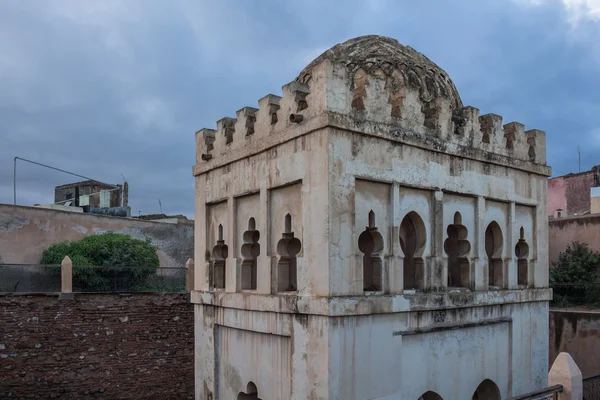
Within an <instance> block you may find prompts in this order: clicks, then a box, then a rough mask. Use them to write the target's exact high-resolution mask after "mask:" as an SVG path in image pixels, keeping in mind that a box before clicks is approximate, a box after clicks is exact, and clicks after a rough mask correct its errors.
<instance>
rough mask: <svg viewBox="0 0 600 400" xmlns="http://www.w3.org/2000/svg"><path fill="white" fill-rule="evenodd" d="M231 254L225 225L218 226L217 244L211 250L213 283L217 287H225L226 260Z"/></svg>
mask: <svg viewBox="0 0 600 400" xmlns="http://www.w3.org/2000/svg"><path fill="white" fill-rule="evenodd" d="M228 255H229V248H228V247H227V245H226V244H225V240H224V239H223V225H222V224H219V226H218V227H217V244H216V245H215V246H214V247H213V249H212V252H211V261H212V285H213V288H215V289H225V279H226V276H225V262H226V261H225V260H226V259H227V256H228Z"/></svg>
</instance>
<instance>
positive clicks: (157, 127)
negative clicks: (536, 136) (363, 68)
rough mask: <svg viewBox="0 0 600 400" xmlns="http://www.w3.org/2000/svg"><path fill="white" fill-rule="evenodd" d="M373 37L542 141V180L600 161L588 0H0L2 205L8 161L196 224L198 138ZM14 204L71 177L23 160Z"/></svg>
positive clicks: (598, 44)
mask: <svg viewBox="0 0 600 400" xmlns="http://www.w3.org/2000/svg"><path fill="white" fill-rule="evenodd" d="M365 34H380V35H386V36H391V37H394V38H396V39H398V40H399V41H400V42H401V43H403V44H406V45H410V46H412V47H414V48H415V49H417V50H419V51H420V52H422V53H424V54H425V55H427V56H428V57H429V58H430V59H432V60H433V61H434V62H436V63H437V64H438V65H440V66H441V67H442V68H443V69H445V70H446V71H447V72H448V73H449V74H450V76H451V77H452V78H453V80H454V82H455V84H456V86H457V87H458V90H459V92H460V94H461V97H462V99H463V102H464V103H465V104H466V105H473V106H475V107H477V108H479V109H480V110H481V113H482V114H484V113H496V114H500V115H502V116H503V117H504V121H505V122H510V121H515V120H516V121H519V122H522V123H524V124H525V125H526V128H527V129H529V128H538V129H543V130H545V131H546V132H547V134H548V139H547V140H548V162H549V164H550V165H552V167H553V173H554V175H562V174H566V173H569V172H577V170H578V161H577V158H578V156H577V146H578V145H579V146H580V147H581V168H582V170H585V169H589V168H590V167H591V166H592V165H595V164H600V151H599V150H600V124H599V123H598V121H599V119H600V74H599V72H600V40H598V38H600V0H487V1H483V0H471V1H466V0H463V1H461V0H453V1H447V0H422V1H414V0H406V1H392V0H390V1H384V0H381V1H378V0H371V1H365V0H361V1H350V0H344V1H341V0H340V1H335V2H334V1H327V0H317V1H313V0H303V1H302V2H291V1H278V2H276V1H268V0H260V1H259V0H255V1H248V0H246V1H244V0H238V1H229V0H219V1H198V0H189V1H187V0H139V1H138V0H121V1H99V0H98V1H82V0H64V1H62V0H53V1H50V0H35V1H34V0H31V1H30V0H18V1H17V0H0V203H12V202H13V190H12V189H13V188H12V185H13V158H14V157H15V156H18V157H23V158H27V159H31V160H34V161H38V162H42V163H46V164H50V165H53V166H57V167H59V168H62V169H66V170H69V171H73V172H76V173H78V174H81V175H84V176H89V177H92V178H94V179H97V180H100V181H104V182H110V183H120V182H122V177H121V174H123V176H125V178H127V180H128V181H129V185H130V205H131V206H132V212H133V213H134V214H136V215H137V214H138V213H140V212H142V213H144V214H148V213H155V212H159V204H158V200H159V199H160V201H161V202H162V206H163V211H164V212H165V213H168V214H179V213H181V214H185V215H188V216H189V217H193V186H194V184H193V179H192V175H191V167H192V164H193V163H194V157H195V155H194V132H195V131H196V130H198V129H200V128H202V127H211V128H212V127H214V126H215V121H217V120H218V119H220V118H222V117H224V116H235V111H236V110H238V109H240V108H242V107H243V106H246V105H249V106H255V107H256V106H257V100H258V99H259V98H260V97H263V96H264V95H266V94H268V93H276V94H277V93H280V92H281V86H282V85H283V84H285V83H287V82H289V81H291V80H293V79H294V78H295V77H296V75H297V73H298V72H299V71H300V70H301V69H302V68H303V67H304V66H305V65H306V64H307V63H309V62H310V61H311V60H312V59H313V58H315V57H316V56H318V55H319V54H320V53H321V52H323V51H324V50H326V49H327V48H329V47H331V46H333V45H334V44H336V43H339V42H342V41H344V40H346V39H349V38H352V37H355V36H360V35H365ZM17 171H18V179H17V202H18V203H19V204H23V205H31V204H34V203H51V202H53V193H54V186H56V185H60V184H64V183H69V182H71V181H73V180H77V179H78V178H75V177H70V176H68V175H65V174H61V173H59V172H56V171H50V170H46V169H43V168H40V167H37V166H33V165H29V164H26V163H23V162H19V164H18V169H17Z"/></svg>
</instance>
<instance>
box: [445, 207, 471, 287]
mask: <svg viewBox="0 0 600 400" xmlns="http://www.w3.org/2000/svg"><path fill="white" fill-rule="evenodd" d="M446 233H447V234H448V238H447V239H446V240H445V241H444V251H445V252H446V254H447V255H448V286H449V287H469V285H470V264H469V258H468V255H469V252H470V251H471V243H469V240H468V239H467V238H468V236H469V231H468V230H467V227H466V226H464V225H463V224H462V216H461V215H460V213H459V212H456V213H455V214H454V223H453V224H450V225H448V229H447V230H446Z"/></svg>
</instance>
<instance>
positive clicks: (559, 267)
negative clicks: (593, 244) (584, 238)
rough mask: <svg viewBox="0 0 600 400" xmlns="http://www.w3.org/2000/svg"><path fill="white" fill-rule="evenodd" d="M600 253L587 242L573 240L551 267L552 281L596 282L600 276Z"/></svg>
mask: <svg viewBox="0 0 600 400" xmlns="http://www.w3.org/2000/svg"><path fill="white" fill-rule="evenodd" d="M598 266H600V253H599V252H597V251H594V250H592V249H590V248H589V246H588V245H587V243H581V242H573V243H571V244H569V245H568V246H567V249H566V250H565V251H564V252H562V253H560V255H559V256H558V261H556V262H555V263H554V268H552V269H550V282H551V283H594V282H596V279H597V278H598Z"/></svg>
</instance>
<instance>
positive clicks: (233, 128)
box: [196, 60, 549, 170]
mask: <svg viewBox="0 0 600 400" xmlns="http://www.w3.org/2000/svg"><path fill="white" fill-rule="evenodd" d="M365 68H366V67H365ZM421 75H423V74H421ZM447 92H448V89H447V88H445V86H444V85H442V84H441V83H436V81H431V80H428V77H427V76H420V75H419V74H417V73H411V71H410V70H409V71H408V73H407V71H406V70H404V69H399V68H392V67H381V68H375V67H373V66H371V67H370V68H367V69H362V68H358V69H357V68H356V67H355V66H348V65H342V64H340V63H335V62H332V61H330V60H326V61H323V62H322V63H321V64H319V65H317V66H315V67H314V69H312V71H311V72H310V73H309V74H305V75H302V76H300V77H298V79H297V80H295V81H292V82H290V83H288V84H287V85H285V86H283V90H282V95H281V96H277V95H274V94H269V95H267V96H265V97H263V98H262V99H260V100H259V101H258V108H252V107H244V108H242V109H240V110H239V111H237V113H236V118H230V117H226V118H222V119H220V120H219V121H218V122H217V129H216V130H215V129H207V128H205V129H201V130H200V131H198V132H197V133H196V146H197V159H196V162H197V165H204V164H208V165H211V164H212V165H218V164H220V162H219V161H215V160H222V159H224V158H227V159H230V158H232V157H234V156H233V155H234V154H239V157H240V158H241V157H245V156H247V155H248V154H246V153H245V152H243V151H239V150H240V149H242V148H252V149H253V150H254V151H257V152H258V151H262V150H265V149H267V148H269V146H272V145H274V144H276V143H277V141H278V140H277V138H272V137H273V136H280V139H279V140H280V141H285V140H289V138H290V137H294V136H299V135H302V134H304V133H306V132H307V131H310V130H314V129H318V128H321V127H324V126H335V125H339V124H336V123H335V121H334V120H336V118H328V117H327V116H328V115H329V116H332V115H333V116H335V115H342V116H345V117H348V119H349V121H352V122H350V123H348V124H345V125H346V126H343V128H349V129H353V130H356V131H358V132H367V133H370V134H375V135H380V134H381V131H382V130H383V129H381V128H380V127H378V126H377V124H381V125H383V126H385V130H391V131H394V130H397V131H403V132H404V133H405V134H404V135H395V137H394V138H393V139H394V140H397V141H400V142H407V143H410V142H411V140H410V138H408V137H409V136H413V139H415V140H413V141H416V142H419V143H420V144H421V145H422V144H423V143H427V140H423V139H422V138H423V137H429V138H433V139H435V140H434V142H439V141H444V142H448V143H451V144H454V145H456V146H454V147H455V148H460V150H457V151H456V153H457V155H460V156H463V157H468V156H469V154H465V150H464V148H468V149H472V150H474V151H483V152H484V153H488V154H495V155H500V156H503V157H504V158H506V159H507V160H509V161H506V162H505V163H506V164H507V165H508V166H510V165H511V164H512V163H511V162H510V160H511V159H512V160H519V161H520V163H521V164H523V163H526V164H536V165H539V166H545V165H546V134H545V132H544V131H541V130H538V129H529V130H525V126H524V125H523V124H521V123H519V122H509V123H507V124H503V121H502V117H501V116H499V115H496V114H485V115H479V110H478V109H477V108H475V107H472V106H466V107H462V104H460V100H458V101H457V100H454V99H455V98H454V97H452V96H450V95H449V94H448V93H447ZM324 115H325V117H323V116H324ZM339 120H340V118H337V121H339ZM303 125H306V126H305V127H303ZM286 131H293V132H294V133H289V132H287V133H286V134H284V132H286ZM369 131H372V132H369ZM406 132H410V133H411V135H406ZM419 137H422V138H421V139H419ZM266 138H269V140H266ZM431 147H432V148H433V149H435V150H439V145H437V146H436V145H435V144H432V145H431ZM450 148H452V146H449V148H448V149H443V150H442V151H444V152H450V153H451V152H452V151H451V150H450ZM467 153H468V152H467ZM234 158H235V157H234ZM489 158H493V157H489ZM546 169H548V170H549V168H546Z"/></svg>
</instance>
